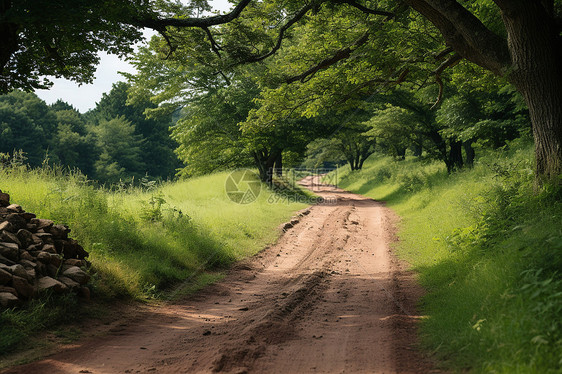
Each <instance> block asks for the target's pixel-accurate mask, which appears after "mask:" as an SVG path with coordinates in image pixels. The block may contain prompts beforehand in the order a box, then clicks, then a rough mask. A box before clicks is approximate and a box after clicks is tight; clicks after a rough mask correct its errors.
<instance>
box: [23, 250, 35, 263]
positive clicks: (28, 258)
mask: <svg viewBox="0 0 562 374" xmlns="http://www.w3.org/2000/svg"><path fill="white" fill-rule="evenodd" d="M22 260H26V261H35V259H34V258H33V256H32V255H31V254H30V253H29V252H28V251H25V250H22V251H20V262H21V261H22Z"/></svg>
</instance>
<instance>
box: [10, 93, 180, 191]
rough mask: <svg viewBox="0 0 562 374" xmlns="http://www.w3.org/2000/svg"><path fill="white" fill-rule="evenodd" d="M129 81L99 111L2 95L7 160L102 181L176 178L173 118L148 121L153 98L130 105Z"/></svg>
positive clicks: (106, 98)
mask: <svg viewBox="0 0 562 374" xmlns="http://www.w3.org/2000/svg"><path fill="white" fill-rule="evenodd" d="M128 88H129V86H128V85H127V84H126V83H122V82H120V83H117V84H115V85H114V86H113V89H112V90H111V91H110V92H109V93H107V94H104V95H103V97H102V99H101V100H100V102H99V103H97V105H96V107H95V108H94V109H92V110H90V111H88V112H87V113H84V114H81V113H80V112H78V110H76V109H75V108H74V107H72V106H71V105H69V104H67V103H66V102H64V101H62V100H59V101H57V102H56V103H54V104H52V105H47V104H46V103H45V102H44V101H43V100H41V99H40V98H39V97H37V95H35V94H33V93H27V92H23V91H12V92H11V93H8V94H6V95H2V96H0V153H1V154H2V155H1V157H2V162H13V160H14V157H15V158H16V159H17V160H16V161H17V162H21V163H25V164H28V165H29V166H31V167H37V166H40V165H42V164H44V163H48V164H51V165H61V166H64V167H68V168H71V169H80V170H81V171H82V172H83V173H84V174H86V175H87V176H88V177H89V178H90V179H93V180H97V181H99V182H101V183H116V182H119V181H120V180H121V181H123V182H130V181H131V180H132V179H133V178H135V179H138V180H140V179H141V178H142V177H144V176H147V175H148V176H149V177H150V178H152V179H167V178H170V177H173V176H174V174H175V172H176V169H177V168H178V167H179V165H180V164H179V162H178V160H177V157H176V156H175V154H174V148H175V147H176V145H175V143H174V141H173V140H172V139H171V138H170V136H169V127H170V126H171V124H172V117H171V115H167V116H159V117H158V118H150V119H149V118H146V116H145V114H144V112H145V110H146V109H147V108H151V107H153V106H154V105H153V104H152V103H150V101H149V100H148V98H147V99H145V100H137V101H136V102H135V103H131V104H128V103H127V90H128Z"/></svg>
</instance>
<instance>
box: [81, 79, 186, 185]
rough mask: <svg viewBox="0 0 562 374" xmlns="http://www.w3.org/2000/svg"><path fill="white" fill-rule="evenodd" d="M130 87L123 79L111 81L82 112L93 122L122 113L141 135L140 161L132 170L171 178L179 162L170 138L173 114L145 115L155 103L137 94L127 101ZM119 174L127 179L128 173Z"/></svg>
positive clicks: (98, 122) (139, 135) (118, 115)
mask: <svg viewBox="0 0 562 374" xmlns="http://www.w3.org/2000/svg"><path fill="white" fill-rule="evenodd" d="M129 90H130V85H128V84H126V83H124V82H118V83H115V84H113V87H112V89H111V91H110V92H108V93H105V94H104V95H103V97H102V98H101V100H100V102H99V103H97V105H96V107H95V108H94V109H92V110H91V111H89V112H88V113H86V114H85V118H87V119H88V121H89V122H90V123H91V124H93V125H99V124H100V123H101V122H103V121H110V120H112V119H115V118H117V117H123V118H124V119H126V120H127V121H129V122H131V124H133V125H134V127H135V131H134V134H135V135H136V136H137V137H139V138H142V139H143V141H142V143H140V145H139V147H140V150H141V154H140V158H141V160H140V161H141V164H139V167H140V168H139V169H136V170H134V171H135V173H136V174H145V173H147V174H148V175H150V176H151V177H153V178H162V179H167V178H170V177H172V176H173V175H174V174H175V172H176V169H177V168H178V167H179V166H180V164H179V162H178V161H177V158H176V156H175V155H174V148H176V147H177V144H176V143H175V142H174V141H173V140H172V139H171V138H170V131H169V127H170V126H171V125H172V118H171V117H172V116H171V115H170V114H160V115H158V116H152V117H151V118H147V116H146V112H147V111H150V110H151V109H153V108H154V107H155V105H154V104H153V103H152V102H150V100H148V98H146V97H137V98H136V100H134V101H128V93H129ZM94 128H95V127H94ZM141 165H142V167H141ZM98 177H101V176H98ZM121 177H122V178H123V179H126V177H127V176H126V175H122V176H121Z"/></svg>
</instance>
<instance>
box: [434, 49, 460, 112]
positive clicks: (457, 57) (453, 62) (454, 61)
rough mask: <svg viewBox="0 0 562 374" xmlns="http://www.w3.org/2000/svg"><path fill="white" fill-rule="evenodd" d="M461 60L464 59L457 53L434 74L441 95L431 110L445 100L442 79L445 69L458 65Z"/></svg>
mask: <svg viewBox="0 0 562 374" xmlns="http://www.w3.org/2000/svg"><path fill="white" fill-rule="evenodd" d="M460 60H462V57H461V56H460V55H459V54H457V53H455V54H454V55H452V56H451V57H449V58H448V59H447V60H445V61H444V62H443V63H442V64H441V65H439V67H438V68H437V69H436V70H435V71H434V72H433V74H435V81H436V82H437V84H438V85H439V94H438V95H437V100H436V101H435V103H433V105H432V106H431V108H430V109H433V108H435V107H436V106H437V105H438V104H439V103H440V102H441V99H442V98H443V80H442V79H441V73H443V71H445V69H447V68H449V67H452V66H455V65H456V64H458V63H459V61H460Z"/></svg>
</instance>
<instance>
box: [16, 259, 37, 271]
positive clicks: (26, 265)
mask: <svg viewBox="0 0 562 374" xmlns="http://www.w3.org/2000/svg"><path fill="white" fill-rule="evenodd" d="M32 258H33V257H32ZM19 264H20V265H21V266H23V267H24V268H25V269H26V270H27V269H35V268H36V267H37V264H36V263H35V262H33V260H31V261H30V260H20V262H19Z"/></svg>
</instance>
